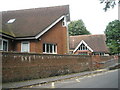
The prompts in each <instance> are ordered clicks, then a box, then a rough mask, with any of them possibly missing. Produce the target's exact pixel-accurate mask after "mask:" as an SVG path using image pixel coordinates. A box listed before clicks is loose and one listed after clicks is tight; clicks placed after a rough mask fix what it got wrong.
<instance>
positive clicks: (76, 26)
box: [68, 20, 90, 36]
mask: <svg viewBox="0 0 120 90" xmlns="http://www.w3.org/2000/svg"><path fill="white" fill-rule="evenodd" d="M68 30H69V35H71V36H74V35H85V34H90V32H89V31H87V29H86V27H85V25H84V22H83V21H82V20H78V21H71V22H70V23H69V25H68Z"/></svg>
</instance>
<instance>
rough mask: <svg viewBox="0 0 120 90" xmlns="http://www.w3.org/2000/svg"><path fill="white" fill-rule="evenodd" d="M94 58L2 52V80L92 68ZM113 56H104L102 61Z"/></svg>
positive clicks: (17, 79)
mask: <svg viewBox="0 0 120 90" xmlns="http://www.w3.org/2000/svg"><path fill="white" fill-rule="evenodd" d="M0 55H1V54H0ZM93 58H94V59H95V58H96V57H91V56H80V55H46V54H33V53H12V52H2V80H3V82H10V81H21V80H29V79H35V78H46V77H50V76H56V75H62V74H68V73H74V72H80V71H85V70H91V67H92V66H91V64H92V62H91V60H92V59H93ZM111 58H112V57H105V58H104V57H103V58H102V61H107V60H109V59H111ZM96 59H98V58H96ZM103 59H105V60H103Z"/></svg>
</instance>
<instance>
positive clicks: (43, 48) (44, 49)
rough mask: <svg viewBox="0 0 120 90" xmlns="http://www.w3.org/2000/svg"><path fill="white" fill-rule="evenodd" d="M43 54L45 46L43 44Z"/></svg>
mask: <svg viewBox="0 0 120 90" xmlns="http://www.w3.org/2000/svg"><path fill="white" fill-rule="evenodd" d="M43 52H45V44H43Z"/></svg>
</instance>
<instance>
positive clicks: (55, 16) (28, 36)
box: [0, 5, 70, 54]
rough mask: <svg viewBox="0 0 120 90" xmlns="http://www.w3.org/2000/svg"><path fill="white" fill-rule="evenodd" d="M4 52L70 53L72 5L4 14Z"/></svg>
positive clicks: (0, 33) (0, 41)
mask: <svg viewBox="0 0 120 90" xmlns="http://www.w3.org/2000/svg"><path fill="white" fill-rule="evenodd" d="M0 14H1V16H2V29H1V30H0V50H2V51H12V52H13V51H15V52H32V53H46V54H66V53H68V49H69V47H68V45H69V44H68V30H67V22H69V21H70V15H69V6H68V5H64V6H55V7H45V8H34V9H25V10H14V11H3V12H1V13H0Z"/></svg>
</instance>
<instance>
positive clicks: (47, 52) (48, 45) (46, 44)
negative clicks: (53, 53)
mask: <svg viewBox="0 0 120 90" xmlns="http://www.w3.org/2000/svg"><path fill="white" fill-rule="evenodd" d="M46 46H47V50H46V51H47V53H49V44H46Z"/></svg>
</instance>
